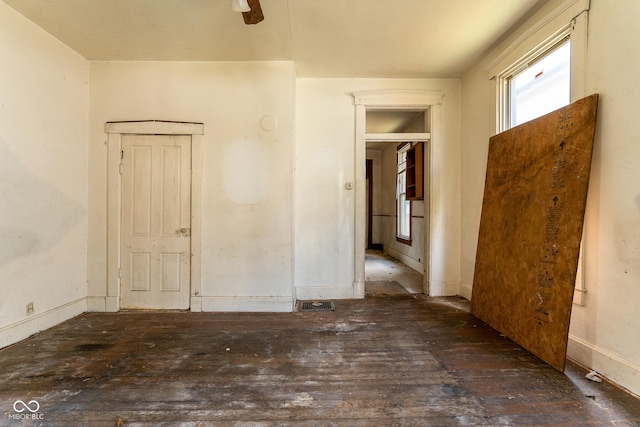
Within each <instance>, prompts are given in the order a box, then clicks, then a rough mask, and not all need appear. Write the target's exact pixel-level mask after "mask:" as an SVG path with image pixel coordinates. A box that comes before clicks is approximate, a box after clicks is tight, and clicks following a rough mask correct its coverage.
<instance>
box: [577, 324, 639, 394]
mask: <svg viewBox="0 0 640 427" xmlns="http://www.w3.org/2000/svg"><path fill="white" fill-rule="evenodd" d="M567 356H568V357H569V358H571V359H573V360H575V361H576V362H578V363H579V364H581V365H584V366H586V367H587V368H589V369H592V370H594V371H596V372H597V373H598V374H600V375H602V376H603V377H605V378H606V379H607V380H609V381H611V382H613V383H615V384H617V385H619V386H620V387H622V388H624V389H626V390H628V391H629V392H630V393H632V394H635V395H636V396H639V395H640V366H639V365H636V364H635V363H633V362H630V361H628V360H626V359H624V358H622V357H620V356H618V355H616V354H613V353H611V352H610V351H608V350H606V349H604V348H602V347H598V346H596V345H593V344H592V343H590V342H588V341H585V340H583V339H582V338H579V337H577V336H575V335H572V334H569V342H568V345H567Z"/></svg>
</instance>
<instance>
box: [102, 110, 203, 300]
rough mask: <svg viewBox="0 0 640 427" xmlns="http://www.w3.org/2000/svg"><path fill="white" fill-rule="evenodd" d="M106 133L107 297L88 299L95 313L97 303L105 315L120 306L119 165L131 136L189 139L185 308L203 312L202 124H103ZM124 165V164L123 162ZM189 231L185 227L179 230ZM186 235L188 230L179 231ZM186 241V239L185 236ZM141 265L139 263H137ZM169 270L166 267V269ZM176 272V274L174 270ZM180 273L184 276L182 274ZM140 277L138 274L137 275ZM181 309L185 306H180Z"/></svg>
mask: <svg viewBox="0 0 640 427" xmlns="http://www.w3.org/2000/svg"><path fill="white" fill-rule="evenodd" d="M105 132H106V133H107V136H108V139H107V148H108V164H107V169H108V174H107V175H108V182H107V268H106V270H107V271H106V276H107V277H106V279H107V287H106V292H105V293H106V295H103V296H100V295H95V296H91V299H92V301H94V307H95V308H94V311H102V310H101V309H99V307H100V305H99V300H100V299H102V298H103V299H104V304H103V305H102V306H103V307H104V311H107V312H115V311H119V310H120V308H121V306H120V302H121V286H120V282H121V279H120V275H121V274H122V270H121V263H122V259H121V252H122V251H121V247H122V245H123V242H122V241H121V237H122V234H123V231H122V228H123V224H122V219H123V217H122V208H123V199H122V197H123V193H124V192H125V189H124V188H123V186H122V184H123V183H122V175H121V174H120V172H121V171H122V172H124V167H125V164H122V163H121V162H122V160H123V159H122V152H123V150H122V148H123V140H126V139H127V138H128V136H131V135H186V136H187V137H188V138H189V139H190V143H191V149H190V151H191V153H190V156H187V158H189V161H190V164H191V176H190V179H189V181H190V183H191V188H190V195H191V213H190V225H191V227H190V229H191V230H190V254H191V257H190V258H191V261H190V269H189V268H187V271H188V272H189V273H188V274H189V276H190V277H189V282H190V292H189V295H190V303H189V304H188V305H187V307H188V308H190V309H191V311H201V310H202V297H201V206H202V160H201V159H202V146H203V134H204V125H203V124H202V123H189V122H166V121H156V120H151V121H132V122H108V123H106V124H105ZM125 163H126V162H125ZM182 228H188V227H180V229H182ZM182 233H188V231H187V230H181V234H182ZM185 237H186V236H185ZM137 261H140V260H137ZM167 267H168V265H167ZM174 271H175V270H174ZM182 273H185V271H184V270H182ZM138 274H140V273H138ZM165 274H166V275H171V274H172V273H171V270H170V269H169V270H166V271H165ZM183 305H184V304H183Z"/></svg>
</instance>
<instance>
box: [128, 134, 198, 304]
mask: <svg viewBox="0 0 640 427" xmlns="http://www.w3.org/2000/svg"><path fill="white" fill-rule="evenodd" d="M121 154H122V165H121V173H122V228H121V230H122V236H121V237H122V240H121V246H120V248H121V254H120V280H121V281H120V298H121V301H120V307H121V308H125V309H188V308H189V300H190V275H191V274H190V269H191V267H190V261H191V179H190V178H191V136H189V135H123V136H122V153H121Z"/></svg>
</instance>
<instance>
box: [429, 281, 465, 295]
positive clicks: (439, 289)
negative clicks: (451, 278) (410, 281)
mask: <svg viewBox="0 0 640 427" xmlns="http://www.w3.org/2000/svg"><path fill="white" fill-rule="evenodd" d="M459 292H460V283H458V282H433V281H432V282H430V283H429V296H432V297H452V296H456V295H458V293H459Z"/></svg>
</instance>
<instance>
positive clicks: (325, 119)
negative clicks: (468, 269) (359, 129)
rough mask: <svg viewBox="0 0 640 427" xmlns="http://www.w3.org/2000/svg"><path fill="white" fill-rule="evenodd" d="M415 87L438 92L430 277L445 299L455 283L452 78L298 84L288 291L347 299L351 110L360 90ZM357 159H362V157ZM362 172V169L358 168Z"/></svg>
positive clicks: (456, 120)
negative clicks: (292, 257) (438, 136)
mask: <svg viewBox="0 0 640 427" xmlns="http://www.w3.org/2000/svg"><path fill="white" fill-rule="evenodd" d="M395 89H415V90H431V91H441V92H443V93H444V94H445V96H444V98H443V103H442V115H441V117H442V119H441V123H440V128H441V129H442V138H441V142H440V146H439V147H438V149H437V150H436V151H435V153H436V155H434V158H433V169H432V175H433V176H436V182H438V183H439V185H438V186H437V188H434V193H433V194H432V195H431V196H432V204H433V207H432V214H433V217H432V221H433V223H434V224H435V231H436V232H435V233H434V235H433V236H432V239H433V242H434V252H435V253H434V254H432V265H431V268H432V277H433V278H434V283H432V284H433V285H434V286H436V287H437V289H439V290H440V289H445V290H447V291H445V292H449V293H452V294H456V293H457V292H458V287H459V283H460V274H459V268H460V261H459V241H460V228H459V226H460V216H459V209H460V200H459V196H460V193H459V178H458V177H459V158H460V157H459V156H460V145H459V141H460V133H459V129H460V81H459V80H456V79H442V80H439V79H433V80H419V79H415V80H413V79H311V78H304V79H298V80H297V89H296V99H297V102H296V172H295V186H294V210H295V266H294V269H295V279H294V280H295V286H296V295H297V296H298V298H300V299H314V298H351V297H353V295H354V290H353V282H354V271H355V260H354V245H355V242H354V226H355V222H356V221H364V218H355V215H354V212H355V206H354V203H355V191H352V190H347V189H345V183H346V182H355V181H356V179H355V176H354V166H355V157H354V156H355V107H354V100H353V97H352V94H353V93H354V92H360V91H371V90H395ZM363 161H364V159H363ZM363 169H364V168H363Z"/></svg>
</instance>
